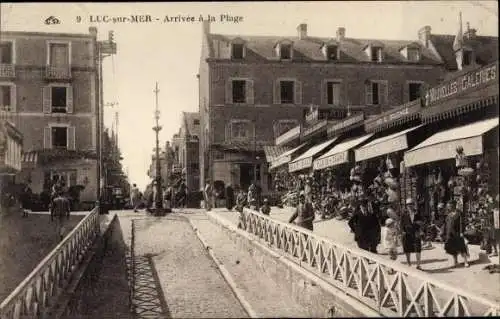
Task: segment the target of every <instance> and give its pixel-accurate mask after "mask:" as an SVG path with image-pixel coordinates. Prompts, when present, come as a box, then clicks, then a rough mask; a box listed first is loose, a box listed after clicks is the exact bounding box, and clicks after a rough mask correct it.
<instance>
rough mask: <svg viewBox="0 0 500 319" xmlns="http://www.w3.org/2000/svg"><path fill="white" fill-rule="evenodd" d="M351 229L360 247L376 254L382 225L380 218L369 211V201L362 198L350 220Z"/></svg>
mask: <svg viewBox="0 0 500 319" xmlns="http://www.w3.org/2000/svg"><path fill="white" fill-rule="evenodd" d="M349 227H350V228H351V230H352V231H353V232H354V240H355V241H356V242H357V244H358V247H359V248H361V249H364V250H367V251H369V252H372V253H374V254H376V253H377V245H378V243H379V242H380V237H381V236H380V231H381V229H380V224H379V219H378V216H377V215H375V214H374V212H373V211H372V210H370V209H368V200H367V199H366V198H362V199H361V201H360V203H359V204H358V207H357V208H356V209H355V210H354V214H353V215H352V217H351V218H350V219H349Z"/></svg>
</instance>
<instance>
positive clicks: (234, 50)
mask: <svg viewBox="0 0 500 319" xmlns="http://www.w3.org/2000/svg"><path fill="white" fill-rule="evenodd" d="M321 50H322V52H323V55H324V56H325V58H326V59H327V60H330V61H336V60H339V59H340V48H339V46H338V45H335V44H327V45H323V46H322V48H321ZM366 54H367V55H368V56H369V58H370V60H371V61H373V62H382V61H383V56H384V55H383V48H382V47H377V46H368V47H367V49H366ZM245 55H246V48H245V45H244V44H243V43H232V44H231V59H233V60H242V59H244V58H245ZM276 56H278V57H279V58H280V59H281V60H292V59H293V45H292V44H291V43H280V44H279V45H278V46H277V47H276ZM403 56H405V58H406V59H407V60H408V61H412V62H417V61H419V60H420V50H419V49H418V48H414V47H406V48H405V50H404V53H403Z"/></svg>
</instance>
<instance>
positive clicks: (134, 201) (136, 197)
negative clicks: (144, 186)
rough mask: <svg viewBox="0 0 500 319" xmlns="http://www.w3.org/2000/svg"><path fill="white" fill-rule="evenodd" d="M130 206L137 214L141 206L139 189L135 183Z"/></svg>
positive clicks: (131, 191) (131, 192)
mask: <svg viewBox="0 0 500 319" xmlns="http://www.w3.org/2000/svg"><path fill="white" fill-rule="evenodd" d="M130 204H131V205H132V207H133V208H134V212H137V207H138V206H139V188H137V184H135V183H134V184H133V185H132V189H131V190H130Z"/></svg>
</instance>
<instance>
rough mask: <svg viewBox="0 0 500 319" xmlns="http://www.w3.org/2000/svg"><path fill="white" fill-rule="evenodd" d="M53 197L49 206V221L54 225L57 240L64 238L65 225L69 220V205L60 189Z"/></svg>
mask: <svg viewBox="0 0 500 319" xmlns="http://www.w3.org/2000/svg"><path fill="white" fill-rule="evenodd" d="M54 195H55V197H54V199H53V200H52V203H51V204H50V221H52V222H55V223H56V230H57V235H58V236H59V240H62V239H63V238H64V234H65V231H66V229H65V225H66V223H67V221H68V220H69V214H70V203H69V200H68V199H67V198H66V197H65V196H64V195H63V190H62V189H60V188H59V189H57V190H56V192H55V194H54Z"/></svg>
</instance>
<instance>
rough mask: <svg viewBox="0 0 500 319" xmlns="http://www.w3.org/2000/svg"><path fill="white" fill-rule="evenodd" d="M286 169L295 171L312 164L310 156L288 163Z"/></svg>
mask: <svg viewBox="0 0 500 319" xmlns="http://www.w3.org/2000/svg"><path fill="white" fill-rule="evenodd" d="M288 165H289V166H288V171H290V172H295V171H300V170H302V169H304V168H310V167H311V166H312V156H311V157H307V158H304V159H301V160H298V161H296V162H292V163H290V164H288Z"/></svg>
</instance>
